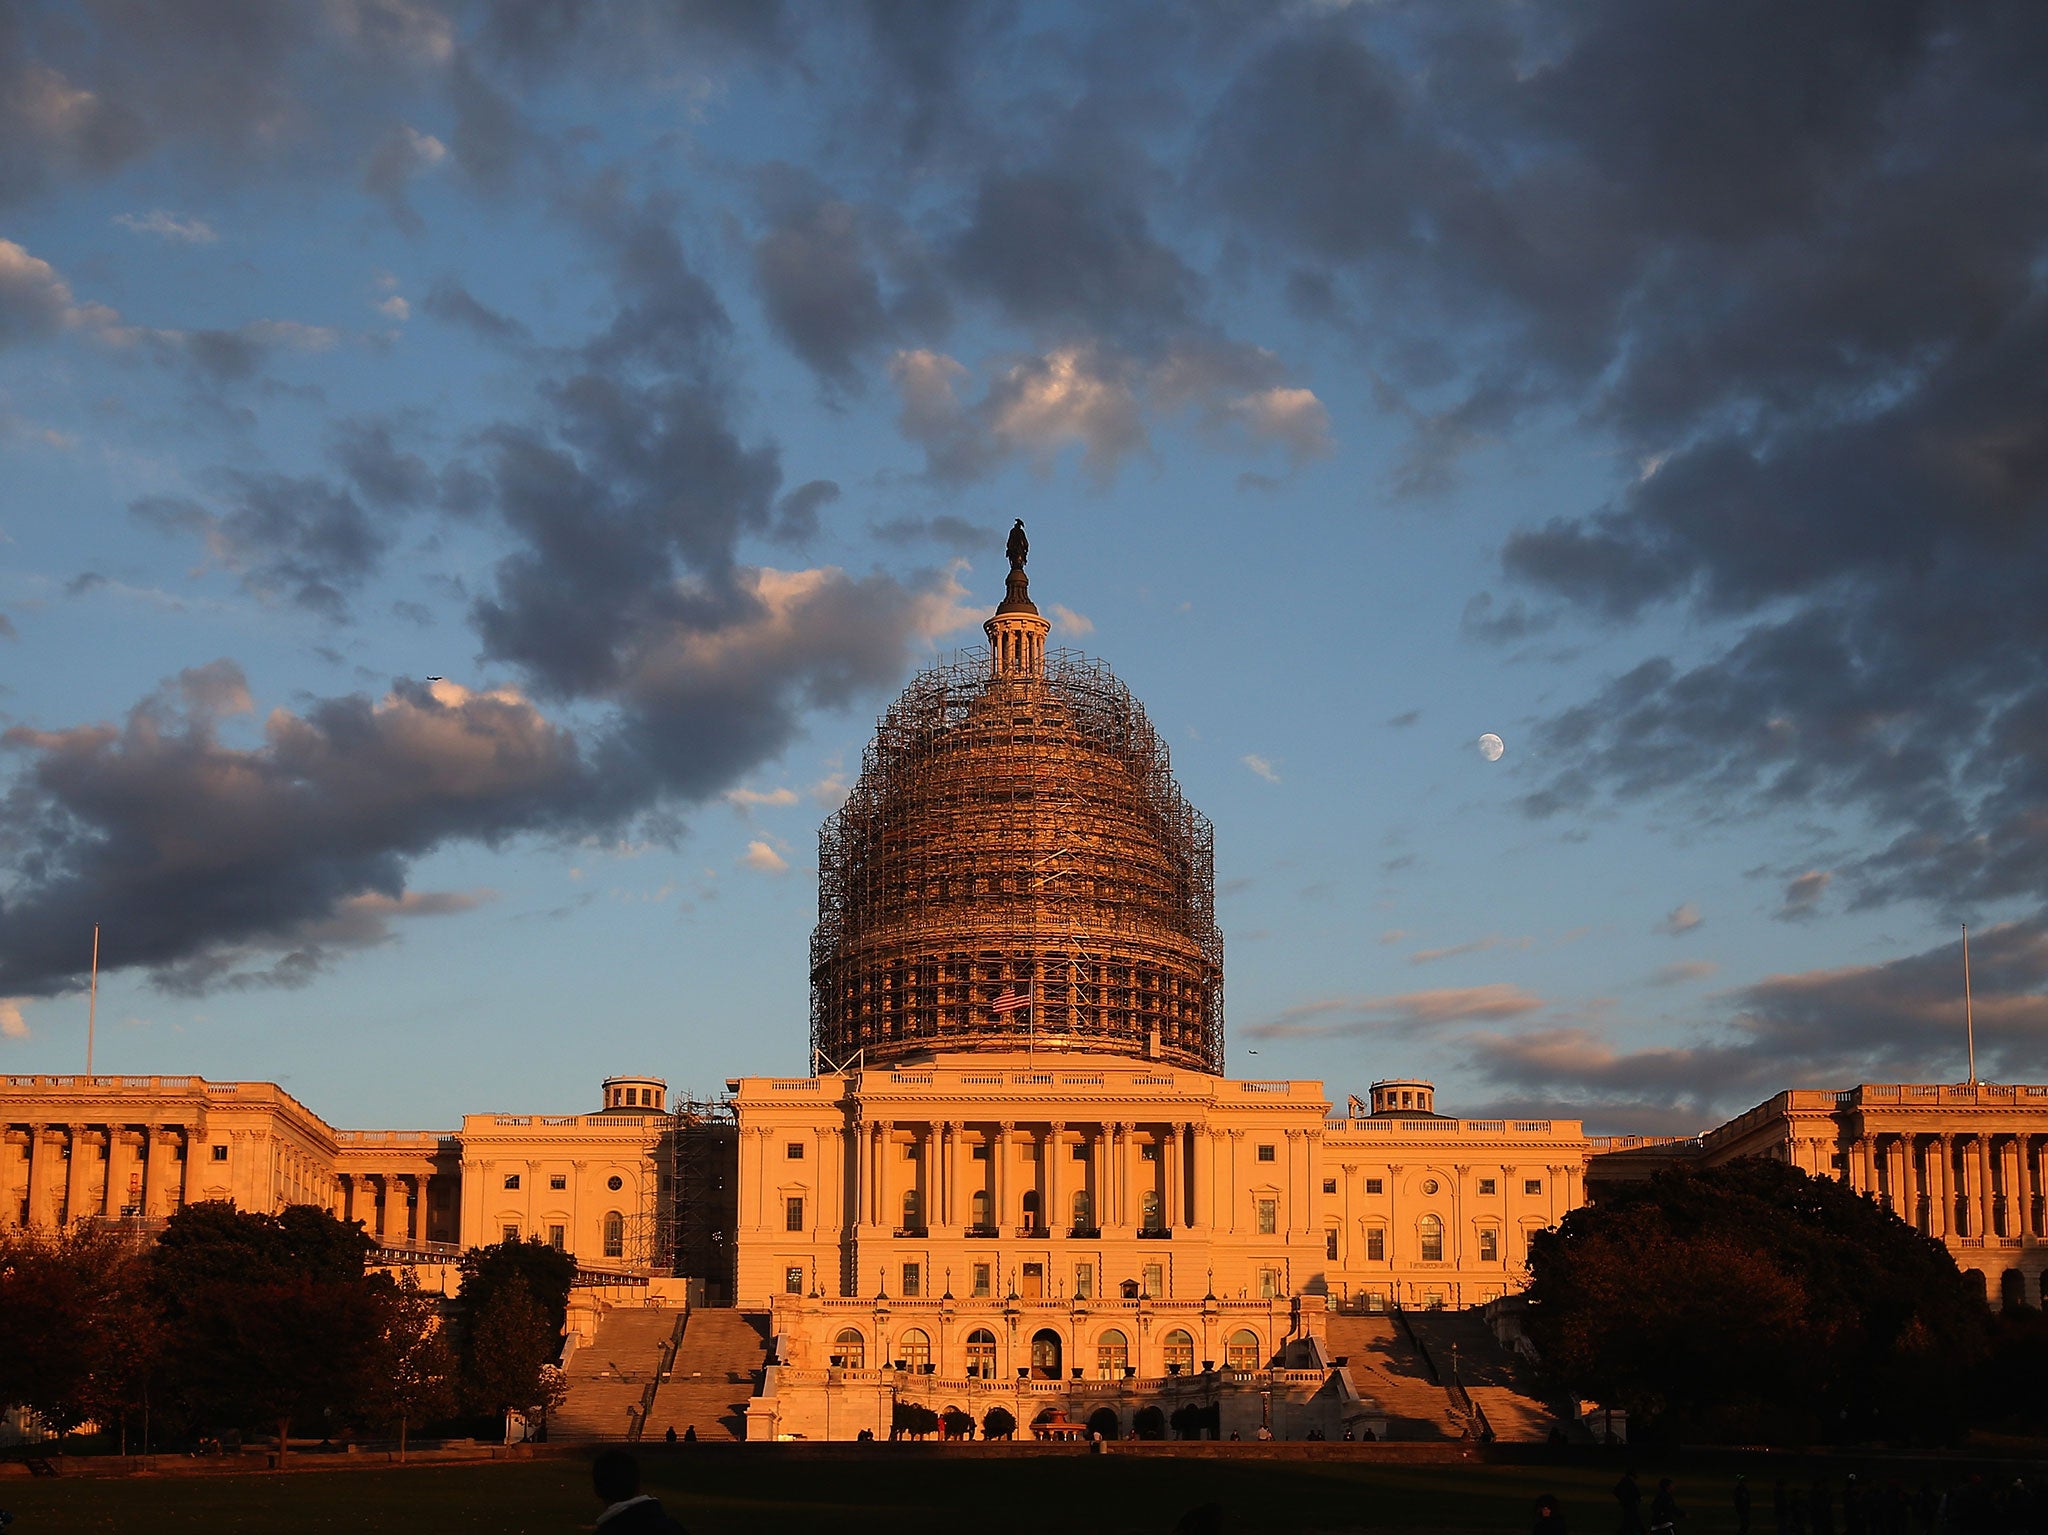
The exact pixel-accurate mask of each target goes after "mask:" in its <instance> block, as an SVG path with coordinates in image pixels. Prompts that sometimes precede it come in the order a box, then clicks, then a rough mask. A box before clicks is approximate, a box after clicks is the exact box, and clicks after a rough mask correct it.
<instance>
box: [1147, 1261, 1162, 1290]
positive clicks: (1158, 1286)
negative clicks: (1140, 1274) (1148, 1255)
mask: <svg viewBox="0 0 2048 1535" xmlns="http://www.w3.org/2000/svg"><path fill="white" fill-rule="evenodd" d="M1145 1293H1146V1294H1147V1295H1152V1296H1159V1295H1164V1294H1165V1293H1166V1265H1165V1264H1163V1263H1148V1264H1146V1265H1145Z"/></svg>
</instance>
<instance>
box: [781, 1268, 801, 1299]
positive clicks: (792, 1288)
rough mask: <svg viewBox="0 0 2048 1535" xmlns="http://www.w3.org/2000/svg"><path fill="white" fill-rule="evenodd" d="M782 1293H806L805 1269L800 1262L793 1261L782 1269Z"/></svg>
mask: <svg viewBox="0 0 2048 1535" xmlns="http://www.w3.org/2000/svg"><path fill="white" fill-rule="evenodd" d="M782 1293H783V1294H785V1295H801V1294H803V1293H804V1271H803V1267H802V1265H800V1264H795V1263H792V1264H791V1265H790V1266H789V1267H788V1268H786V1269H784V1270H783V1271H782Z"/></svg>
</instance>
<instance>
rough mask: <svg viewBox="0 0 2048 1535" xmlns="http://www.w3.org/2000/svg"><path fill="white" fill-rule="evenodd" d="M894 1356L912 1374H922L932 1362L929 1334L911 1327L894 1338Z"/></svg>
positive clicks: (920, 1328)
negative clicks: (900, 1335)
mask: <svg viewBox="0 0 2048 1535" xmlns="http://www.w3.org/2000/svg"><path fill="white" fill-rule="evenodd" d="M896 1357H897V1359H899V1360H901V1361H902V1364H903V1367H904V1368H905V1369H906V1370H908V1371H909V1372H910V1373H911V1374H912V1375H922V1374H924V1372H925V1366H927V1365H929V1364H930V1363H931V1362H932V1340H931V1334H929V1333H927V1332H926V1331H925V1330H924V1329H923V1328H922V1327H913V1328H911V1329H910V1330H909V1331H908V1332H906V1333H904V1334H903V1336H902V1337H900V1338H898V1339H897V1340H896Z"/></svg>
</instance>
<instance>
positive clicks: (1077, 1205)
mask: <svg viewBox="0 0 2048 1535" xmlns="http://www.w3.org/2000/svg"><path fill="white" fill-rule="evenodd" d="M1094 1216H1095V1202H1094V1201H1093V1200H1091V1199H1090V1198H1089V1197H1088V1191H1087V1190H1086V1189H1076V1190H1074V1224H1075V1225H1076V1226H1077V1227H1079V1228H1080V1229H1081V1230H1083V1231H1086V1230H1088V1228H1089V1227H1091V1226H1093V1225H1094V1224H1095V1219H1094Z"/></svg>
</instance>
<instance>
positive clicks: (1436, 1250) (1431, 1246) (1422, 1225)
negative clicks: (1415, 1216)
mask: <svg viewBox="0 0 2048 1535" xmlns="http://www.w3.org/2000/svg"><path fill="white" fill-rule="evenodd" d="M1415 1229H1416V1230H1417V1231H1418V1232H1420V1233H1421V1236H1422V1261H1423V1262H1424V1263H1441V1262H1443V1261H1444V1223H1443V1218H1442V1217H1441V1216H1437V1215H1425V1216H1423V1217H1422V1219H1421V1221H1419V1222H1418V1223H1417V1225H1416V1228H1415Z"/></svg>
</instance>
